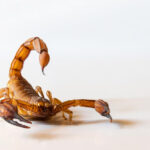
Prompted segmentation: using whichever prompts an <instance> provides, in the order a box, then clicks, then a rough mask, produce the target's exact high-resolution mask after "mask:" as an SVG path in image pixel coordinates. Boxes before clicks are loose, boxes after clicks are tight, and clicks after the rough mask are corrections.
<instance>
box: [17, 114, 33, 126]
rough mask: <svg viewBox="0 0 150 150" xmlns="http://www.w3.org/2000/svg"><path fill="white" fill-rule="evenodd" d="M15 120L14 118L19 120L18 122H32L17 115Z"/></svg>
mask: <svg viewBox="0 0 150 150" xmlns="http://www.w3.org/2000/svg"><path fill="white" fill-rule="evenodd" d="M15 118H16V119H18V120H20V121H22V122H25V123H30V124H32V122H31V121H29V120H26V119H24V118H23V117H21V116H20V115H18V114H17V113H16V114H15Z"/></svg>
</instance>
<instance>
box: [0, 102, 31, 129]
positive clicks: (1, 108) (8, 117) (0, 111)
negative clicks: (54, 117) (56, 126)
mask: <svg viewBox="0 0 150 150" xmlns="http://www.w3.org/2000/svg"><path fill="white" fill-rule="evenodd" d="M0 117H2V118H3V119H4V120H5V121H7V122H8V123H10V124H13V125H16V126H18V127H22V128H30V127H28V126H26V125H23V124H20V123H18V122H16V121H14V120H13V119H18V120H20V121H22V122H25V123H32V122H31V121H29V120H26V119H24V118H23V117H21V116H20V115H18V112H17V108H15V107H14V106H13V105H11V104H9V103H8V102H3V103H0Z"/></svg>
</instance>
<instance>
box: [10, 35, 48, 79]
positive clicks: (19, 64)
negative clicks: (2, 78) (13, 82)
mask: <svg viewBox="0 0 150 150" xmlns="http://www.w3.org/2000/svg"><path fill="white" fill-rule="evenodd" d="M31 50H36V51H37V52H38V53H39V54H40V56H39V61H40V65H41V68H42V72H43V71H44V68H45V67H46V65H47V64H48V63H49V59H50V57H49V54H48V49H47V46H46V44H45V43H44V41H43V40H41V39H40V38H39V37H34V38H30V39H28V40H27V41H26V42H25V43H23V44H22V45H21V46H20V48H19V49H18V51H17V53H16V55H15V57H14V59H13V61H12V63H11V66H10V70H9V77H10V78H11V77H12V76H21V70H22V68H23V63H24V61H25V59H26V58H27V57H28V56H29V54H30V52H31Z"/></svg>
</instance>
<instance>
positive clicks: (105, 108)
mask: <svg viewBox="0 0 150 150" xmlns="http://www.w3.org/2000/svg"><path fill="white" fill-rule="evenodd" d="M76 106H81V107H89V108H94V109H95V110H96V111H97V112H98V113H100V114H101V115H102V116H104V117H107V118H109V119H110V121H111V122H112V117H111V115H110V109H109V105H108V103H107V102H105V101H103V100H101V99H99V100H87V99H75V100H68V101H65V102H63V103H61V104H59V105H56V108H55V109H54V112H55V113H57V112H60V111H65V110H67V109H68V108H70V107H76Z"/></svg>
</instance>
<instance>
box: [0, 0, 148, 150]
mask: <svg viewBox="0 0 150 150" xmlns="http://www.w3.org/2000/svg"><path fill="white" fill-rule="evenodd" d="M149 8H150V2H149V1H148V0H121V1H120V0H113V1H112V0H107V1H106V0H105V1H104V0H103V1H102V0H76V1H73V0H64V1H61V0H43V1H40V0H25V1H19V0H13V1H8V0H1V1H0V18H1V23H0V43H1V44H0V46H1V47H0V52H1V54H0V66H1V76H0V81H1V82H0V87H5V86H6V84H7V81H8V71H9V67H10V63H11V61H12V59H13V57H14V55H15V52H16V51H17V49H18V48H19V46H20V45H21V44H22V43H23V42H24V41H25V40H26V39H28V38H30V37H33V36H39V37H41V38H42V39H43V40H44V41H45V42H46V43H47V46H48V48H49V53H50V56H51V62H50V64H49V65H48V66H47V67H46V69H45V73H46V76H43V75H42V73H41V69H40V65H39V62H38V54H37V53H36V52H32V53H31V55H30V57H29V58H28V60H27V61H26V62H25V66H24V69H23V75H24V77H25V78H26V79H27V80H28V81H29V82H30V83H31V84H32V85H33V86H34V87H35V86H36V85H40V86H42V87H43V90H44V91H45V92H46V90H47V89H49V90H51V91H52V93H53V96H54V97H58V98H59V99H61V100H62V101H64V100H68V99H73V98H89V99H90V98H93V99H94V98H95V99H98V98H101V99H104V100H106V101H107V102H108V103H109V104H110V108H111V112H112V117H113V118H114V121H113V123H109V121H108V120H107V119H105V118H103V117H101V116H99V115H98V114H97V113H96V112H95V111H94V110H92V109H86V108H73V110H74V118H73V123H72V125H70V124H69V122H68V121H63V119H62V118H61V114H59V115H58V116H56V117H55V118H52V119H51V120H50V121H48V122H33V125H31V129H29V130H25V129H21V128H17V127H14V126H11V125H9V124H7V123H6V122H4V121H3V120H1V121H0V149H2V150H20V149H21V150H27V149H35V150H41V149H45V150H46V149H55V150H60V149H65V150H66V149H68V150H70V149H72V150H77V149H78V150H80V149H87V150H91V149H94V150H110V149H111V150H120V149H121V150H127V149H128V150H130V149H131V150H133V149H136V150H141V149H144V150H149V149H150V144H149V139H150V129H149V127H150V109H149V106H150V92H149V90H150V80H149V77H150V71H149V70H150V69H149V64H150V44H149V40H150V9H149Z"/></svg>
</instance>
